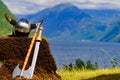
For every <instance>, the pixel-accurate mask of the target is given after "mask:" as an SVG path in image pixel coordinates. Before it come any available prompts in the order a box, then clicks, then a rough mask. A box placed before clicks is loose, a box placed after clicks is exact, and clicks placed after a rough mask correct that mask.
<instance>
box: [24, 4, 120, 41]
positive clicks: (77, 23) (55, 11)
mask: <svg viewBox="0 0 120 80" xmlns="http://www.w3.org/2000/svg"><path fill="white" fill-rule="evenodd" d="M119 14H120V11H119V10H84V9H83V10H82V9H80V8H78V7H77V6H75V5H73V4H71V3H62V4H58V5H56V6H54V7H51V8H47V9H44V10H42V11H39V12H38V13H35V14H32V15H26V17H25V16H24V17H25V18H27V19H28V20H30V22H31V23H36V22H39V20H40V19H44V23H43V27H44V31H43V34H44V36H46V37H48V39H57V40H94V41H114V40H115V41H119V40H120V38H119V36H118V35H119V29H118V28H119V22H120V20H119ZM115 27H116V28H115ZM116 30H117V32H116ZM113 33H114V34H113Z"/></svg>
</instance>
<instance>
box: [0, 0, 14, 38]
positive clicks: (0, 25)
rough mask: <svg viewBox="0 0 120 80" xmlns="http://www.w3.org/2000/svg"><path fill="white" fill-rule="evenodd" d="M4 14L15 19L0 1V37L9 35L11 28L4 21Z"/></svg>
mask: <svg viewBox="0 0 120 80" xmlns="http://www.w3.org/2000/svg"><path fill="white" fill-rule="evenodd" d="M4 12H6V13H7V14H8V15H9V16H10V17H12V18H14V19H15V16H14V15H13V14H12V13H11V12H10V11H9V9H8V7H7V6H6V5H5V4H4V3H3V2H2V1H1V0H0V36H6V35H8V34H10V33H11V31H12V28H13V27H12V26H11V25H10V24H9V23H8V22H7V20H6V19H5V17H4Z"/></svg>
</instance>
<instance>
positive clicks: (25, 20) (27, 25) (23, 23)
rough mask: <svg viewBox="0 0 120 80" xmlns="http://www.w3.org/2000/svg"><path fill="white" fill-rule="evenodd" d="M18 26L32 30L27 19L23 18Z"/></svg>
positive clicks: (18, 22)
mask: <svg viewBox="0 0 120 80" xmlns="http://www.w3.org/2000/svg"><path fill="white" fill-rule="evenodd" d="M17 26H18V27H21V28H25V29H30V24H29V22H28V20H27V19H24V18H21V19H19V20H18V21H17Z"/></svg>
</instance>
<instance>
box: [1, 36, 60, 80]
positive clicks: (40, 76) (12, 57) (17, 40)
mask: <svg viewBox="0 0 120 80" xmlns="http://www.w3.org/2000/svg"><path fill="white" fill-rule="evenodd" d="M31 40H32V38H28V37H1V38H0V61H2V62H3V63H4V64H3V65H2V66H1V67H0V80H1V79H2V80H7V79H12V72H13V70H14V68H15V67H16V66H17V65H18V64H19V65H20V68H21V67H22V65H23V62H24V60H25V57H26V54H27V51H28V49H29V45H30V43H31ZM33 50H34V48H33ZM33 50H32V52H31V55H30V59H29V62H28V64H27V67H26V69H27V68H29V66H30V63H31V60H32V55H33V54H32V53H33ZM56 70H57V67H56V63H55V60H54V58H53V56H52V55H51V52H50V47H49V43H48V42H47V40H46V39H43V40H42V41H41V43H40V48H39V53H38V58H37V63H36V67H35V73H34V75H33V78H32V79H37V80H48V79H49V80H61V77H60V76H59V75H58V74H57V73H56ZM14 79H17V78H14ZM21 79H22V78H21Z"/></svg>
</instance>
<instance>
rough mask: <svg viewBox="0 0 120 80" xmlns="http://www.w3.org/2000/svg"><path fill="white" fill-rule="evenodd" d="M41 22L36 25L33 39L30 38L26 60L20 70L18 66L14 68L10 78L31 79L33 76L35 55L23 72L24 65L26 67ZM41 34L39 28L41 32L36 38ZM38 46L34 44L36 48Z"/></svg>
mask: <svg viewBox="0 0 120 80" xmlns="http://www.w3.org/2000/svg"><path fill="white" fill-rule="evenodd" d="M42 22H43V20H42V21H40V22H39V23H38V25H37V28H36V31H35V33H34V36H33V38H32V41H31V44H30V47H29V49H28V52H27V55H26V58H25V61H24V64H23V67H22V70H21V69H20V68H19V64H18V65H17V66H16V67H15V69H14V70H13V73H12V77H13V78H15V77H17V76H18V77H24V78H32V75H33V72H34V69H33V68H34V67H35V63H36V61H35V62H34V60H35V57H36V55H33V60H32V64H31V66H30V67H29V68H28V69H27V70H25V68H26V65H27V63H28V59H29V57H30V53H31V51H32V48H33V45H34V43H35V40H36V38H37V32H38V30H39V27H40V26H41V24H42ZM41 33H42V28H41V30H40V32H39V36H38V37H40V36H41ZM37 39H38V38H37ZM40 40H42V39H40ZM38 45H40V43H37V42H36V46H38ZM35 49H36V50H35V51H34V53H37V52H36V51H37V48H35Z"/></svg>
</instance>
